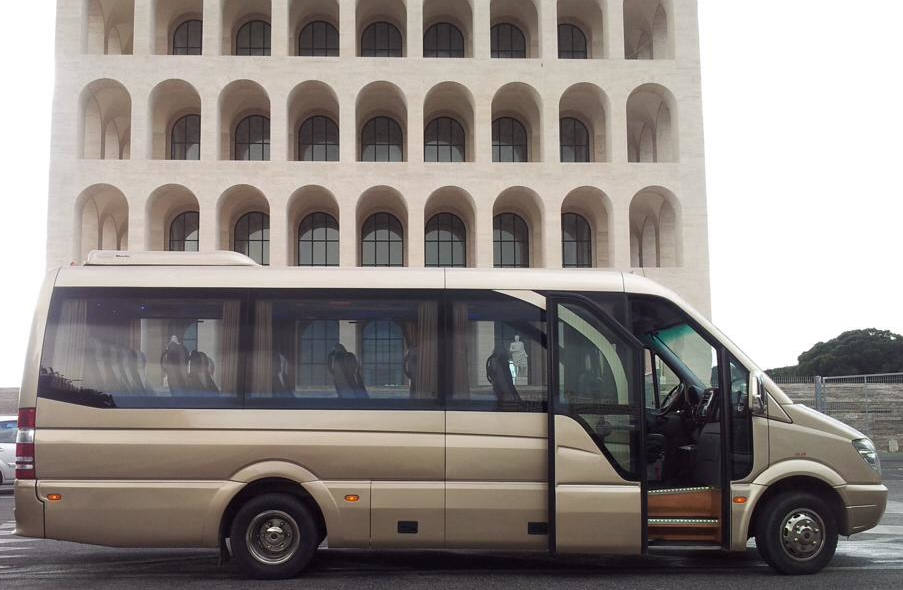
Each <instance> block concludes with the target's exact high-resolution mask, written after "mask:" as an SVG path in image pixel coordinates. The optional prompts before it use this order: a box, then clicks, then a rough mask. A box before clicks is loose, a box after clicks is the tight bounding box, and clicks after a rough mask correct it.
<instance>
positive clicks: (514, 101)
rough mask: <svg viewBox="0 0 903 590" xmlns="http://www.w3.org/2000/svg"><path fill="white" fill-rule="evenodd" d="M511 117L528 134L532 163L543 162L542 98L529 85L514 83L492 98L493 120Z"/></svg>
mask: <svg viewBox="0 0 903 590" xmlns="http://www.w3.org/2000/svg"><path fill="white" fill-rule="evenodd" d="M502 117H510V118H513V119H516V120H517V121H519V122H520V123H521V124H522V125H523V126H524V128H525V130H526V132H527V145H528V148H529V158H528V161H530V162H542V160H543V152H542V98H540V96H539V93H538V92H536V90H535V89H534V88H533V87H532V86H529V85H527V84H524V83H522V82H512V83H510V84H506V85H504V86H502V87H501V88H500V89H499V90H498V91H497V92H496V93H495V96H494V97H493V98H492V120H493V121H496V120H497V119H499V118H502Z"/></svg>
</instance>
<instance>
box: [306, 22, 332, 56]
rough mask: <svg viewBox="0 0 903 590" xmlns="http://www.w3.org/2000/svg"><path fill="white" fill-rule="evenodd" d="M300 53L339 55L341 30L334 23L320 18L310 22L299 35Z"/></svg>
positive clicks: (307, 54) (308, 54)
mask: <svg viewBox="0 0 903 590" xmlns="http://www.w3.org/2000/svg"><path fill="white" fill-rule="evenodd" d="M298 55H303V56H308V57H338V56H339V32H338V31H337V30H336V28H335V27H334V26H332V24H330V23H328V22H326V21H322V20H318V21H314V22H312V23H308V24H307V25H306V26H305V27H304V28H303V29H301V35H300V36H299V37H298Z"/></svg>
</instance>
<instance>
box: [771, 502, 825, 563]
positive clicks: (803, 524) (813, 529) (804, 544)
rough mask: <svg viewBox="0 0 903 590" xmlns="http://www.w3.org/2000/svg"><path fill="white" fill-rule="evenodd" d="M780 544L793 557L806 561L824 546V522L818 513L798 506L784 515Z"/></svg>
mask: <svg viewBox="0 0 903 590" xmlns="http://www.w3.org/2000/svg"><path fill="white" fill-rule="evenodd" d="M781 544H782V546H783V547H784V551H785V552H786V553H787V555H789V556H790V557H792V558H793V559H796V560H799V561H807V560H809V559H812V558H814V557H816V556H817V555H818V554H819V553H821V551H822V549H823V548H824V546H825V523H824V521H822V519H821V516H819V515H818V513H816V512H814V511H812V510H809V509H806V508H800V509H798V510H793V511H791V512H790V513H788V514H787V516H785V517H784V521H783V523H782V524H781Z"/></svg>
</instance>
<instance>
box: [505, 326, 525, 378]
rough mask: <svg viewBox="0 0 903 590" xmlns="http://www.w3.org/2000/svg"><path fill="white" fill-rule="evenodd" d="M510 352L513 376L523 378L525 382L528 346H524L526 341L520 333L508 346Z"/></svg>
mask: <svg viewBox="0 0 903 590" xmlns="http://www.w3.org/2000/svg"><path fill="white" fill-rule="evenodd" d="M508 353H509V354H510V356H511V377H512V378H514V379H515V382H517V379H519V378H520V379H522V381H523V382H525V380H526V379H527V360H528V358H529V357H528V356H527V348H526V347H525V346H524V343H523V342H522V341H521V339H520V334H515V335H514V340H513V341H512V342H511V346H509V347H508Z"/></svg>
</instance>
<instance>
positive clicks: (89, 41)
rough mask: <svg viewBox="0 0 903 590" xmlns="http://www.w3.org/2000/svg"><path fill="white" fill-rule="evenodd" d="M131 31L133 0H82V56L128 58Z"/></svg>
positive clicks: (132, 34) (130, 50)
mask: <svg viewBox="0 0 903 590" xmlns="http://www.w3.org/2000/svg"><path fill="white" fill-rule="evenodd" d="M134 31H135V1H134V0H84V2H83V5H82V53H88V54H95V55H131V53H132V49H133V44H134Z"/></svg>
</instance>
